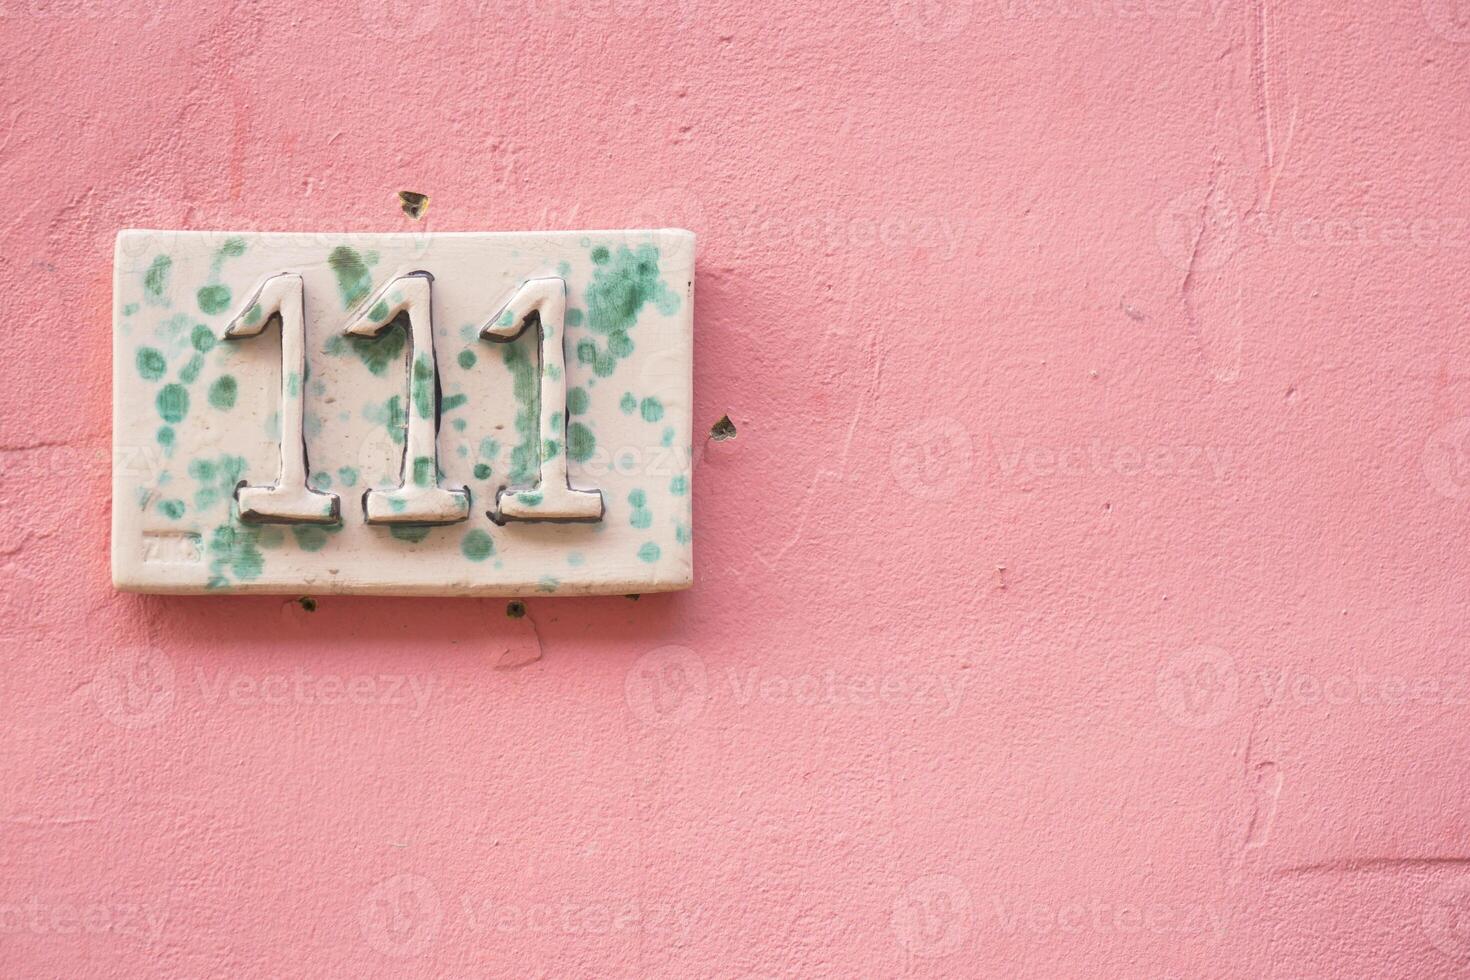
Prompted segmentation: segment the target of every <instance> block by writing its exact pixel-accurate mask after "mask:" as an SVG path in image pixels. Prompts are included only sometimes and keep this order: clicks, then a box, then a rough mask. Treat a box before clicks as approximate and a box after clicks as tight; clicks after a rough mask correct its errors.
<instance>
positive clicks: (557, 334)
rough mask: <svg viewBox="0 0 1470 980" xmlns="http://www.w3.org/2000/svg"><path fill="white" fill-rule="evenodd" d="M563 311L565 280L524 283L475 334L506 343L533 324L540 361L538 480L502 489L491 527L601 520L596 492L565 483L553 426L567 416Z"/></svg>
mask: <svg viewBox="0 0 1470 980" xmlns="http://www.w3.org/2000/svg"><path fill="white" fill-rule="evenodd" d="M566 312H567V284H566V280H564V279H560V278H556V277H548V278H544V279H528V280H526V281H525V282H524V283H522V284H521V286H520V288H519V289H517V290H516V291H515V293H514V294H513V295H512V296H511V297H510V299H509V300H508V301H507V302H506V304H505V305H504V306H503V307H502V308H501V309H500V311H499V312H498V313H496V314H495V316H494V317H492V318H491V319H490V322H489V323H488V324H486V325H485V327H484V329H482V330H481V331H480V338H481V339H482V340H490V341H495V342H496V343H507V342H509V341H512V340H515V339H516V338H517V337H519V336H520V335H521V334H522V333H523V332H525V331H526V330H527V329H529V328H530V327H532V326H534V327H535V328H536V333H537V337H538V342H537V355H538V360H539V361H540V364H539V370H538V371H537V372H536V377H537V379H538V383H539V384H540V392H541V398H540V402H541V417H540V420H539V425H540V430H541V440H540V446H538V447H537V448H538V452H537V456H538V458H539V460H540V468H539V470H538V480H537V482H536V485H535V486H533V487H505V488H503V489H502V490H501V491H500V492H499V493H497V494H496V495H495V509H494V510H492V511H490V512H489V516H490V519H491V520H492V521H494V522H495V523H496V524H505V523H506V522H508V521H559V522H566V521H576V522H582V523H587V522H596V521H600V520H602V514H603V502H602V492H601V491H600V490H573V489H572V488H571V485H570V484H569V483H568V482H567V454H566V450H565V448H564V443H565V439H564V438H563V437H562V435H561V432H560V431H559V430H558V425H557V421H558V420H561V421H562V422H563V423H565V421H566V415H567V371H566V354H565V353H564V351H563V348H562V340H563V337H564V334H565V320H566ZM560 428H561V429H563V430H564V429H565V428H566V426H565V425H564V424H563V425H562V426H561V427H560ZM552 447H555V448H552Z"/></svg>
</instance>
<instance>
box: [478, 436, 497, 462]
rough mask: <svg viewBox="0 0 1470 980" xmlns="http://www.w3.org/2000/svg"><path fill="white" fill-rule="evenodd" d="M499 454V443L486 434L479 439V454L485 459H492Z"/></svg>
mask: <svg viewBox="0 0 1470 980" xmlns="http://www.w3.org/2000/svg"><path fill="white" fill-rule="evenodd" d="M499 454H500V443H499V442H498V441H496V440H495V439H492V438H490V437H489V436H486V437H485V438H483V439H481V440H480V455H481V456H483V457H484V458H485V459H494V458H495V457H496V456H497V455H499Z"/></svg>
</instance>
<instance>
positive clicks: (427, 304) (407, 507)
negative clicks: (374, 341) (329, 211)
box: [346, 272, 470, 524]
mask: <svg viewBox="0 0 1470 980" xmlns="http://www.w3.org/2000/svg"><path fill="white" fill-rule="evenodd" d="M433 282H434V277H433V276H431V275H430V274H429V273H427V272H410V273H409V274H408V275H406V276H399V277H398V278H397V279H393V280H390V281H389V282H388V283H387V284H386V285H385V286H383V288H382V289H379V290H378V291H377V292H376V293H374V294H373V295H372V296H370V297H368V300H367V302H365V303H364V304H363V305H362V310H363V312H362V313H361V314H359V315H358V316H357V318H356V319H354V320H353V321H352V322H351V323H350V324H349V325H348V327H347V331H346V332H347V333H349V334H352V335H354V336H358V337H377V336H381V335H382V334H383V333H384V332H385V331H386V330H387V329H388V328H389V327H391V326H392V325H393V323H394V321H395V320H396V319H397V317H398V314H400V313H405V312H406V313H407V314H408V364H409V368H408V401H409V406H408V431H407V432H406V433H405V434H404V439H403V463H402V466H401V468H400V471H399V472H400V477H399V483H398V486H396V487H394V488H393V489H391V490H368V491H367V492H366V493H364V494H363V496H362V509H363V515H364V516H365V517H366V519H367V522H368V523H369V524H454V523H456V522H458V521H462V520H464V519H465V518H467V517H469V515H470V495H469V491H468V490H466V489H465V488H464V487H459V488H458V489H453V488H448V487H441V486H440V485H439V448H438V436H439V432H438V429H439V367H438V364H437V362H436V361H435V360H434V319H433V306H432V305H431V304H432V301H433Z"/></svg>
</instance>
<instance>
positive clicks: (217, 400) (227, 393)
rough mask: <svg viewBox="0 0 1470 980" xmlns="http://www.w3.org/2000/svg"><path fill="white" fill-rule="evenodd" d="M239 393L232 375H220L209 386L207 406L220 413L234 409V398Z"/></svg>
mask: <svg viewBox="0 0 1470 980" xmlns="http://www.w3.org/2000/svg"><path fill="white" fill-rule="evenodd" d="M239 391H240V386H239V385H238V384H237V383H236V382H235V378H234V376H233V375H229V374H226V375H222V376H220V377H218V378H216V379H215V380H214V383H213V384H211V385H210V386H209V404H211V405H213V406H214V407H215V408H217V409H219V410H220V411H229V410H230V409H232V408H234V407H235V398H236V396H237V395H238V394H239Z"/></svg>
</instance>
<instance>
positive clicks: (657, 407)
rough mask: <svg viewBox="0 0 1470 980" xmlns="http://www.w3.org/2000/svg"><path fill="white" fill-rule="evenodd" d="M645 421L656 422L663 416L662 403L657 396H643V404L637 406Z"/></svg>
mask: <svg viewBox="0 0 1470 980" xmlns="http://www.w3.org/2000/svg"><path fill="white" fill-rule="evenodd" d="M638 410H639V412H641V413H642V415H643V421H645V422H657V421H658V420H659V419H661V418H663V417H664V403H663V402H661V401H659V400H658V399H657V398H652V397H650V398H645V399H643V404H642V405H640V406H638Z"/></svg>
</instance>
